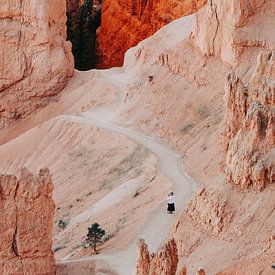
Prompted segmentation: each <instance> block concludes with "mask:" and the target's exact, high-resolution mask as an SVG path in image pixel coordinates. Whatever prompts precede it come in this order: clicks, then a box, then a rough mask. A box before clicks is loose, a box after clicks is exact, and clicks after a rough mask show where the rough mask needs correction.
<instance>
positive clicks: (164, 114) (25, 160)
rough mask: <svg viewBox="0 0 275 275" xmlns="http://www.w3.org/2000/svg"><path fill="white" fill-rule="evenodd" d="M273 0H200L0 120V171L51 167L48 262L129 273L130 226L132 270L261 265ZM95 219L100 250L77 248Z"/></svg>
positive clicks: (269, 190)
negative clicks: (112, 63) (117, 62)
mask: <svg viewBox="0 0 275 275" xmlns="http://www.w3.org/2000/svg"><path fill="white" fill-rule="evenodd" d="M273 2H274V1H272V0H267V1H249V0H242V1H241V0H234V1H232V0H227V1H221V0H213V1H210V2H209V3H208V4H207V6H206V7H205V8H203V9H201V10H200V12H198V13H197V14H195V15H191V16H187V17H183V18H180V19H178V20H175V21H173V22H171V23H169V24H168V25H167V26H165V27H164V28H162V29H160V30H159V31H157V32H156V33H155V34H154V35H153V36H152V37H150V38H148V39H146V40H144V41H142V42H141V43H139V44H138V45H137V46H136V47H134V48H131V49H130V50H128V51H127V53H126V56H125V61H124V65H123V67H122V68H120V69H110V70H102V71H96V70H94V71H90V72H76V73H75V76H74V77H73V78H72V80H71V82H70V83H69V85H68V86H67V88H66V89H65V90H64V91H63V92H62V93H61V96H60V100H59V101H58V102H55V103H52V104H51V105H49V106H47V107H46V108H45V109H43V110H42V111H39V112H37V113H36V114H35V115H34V116H32V117H29V118H28V119H25V120H22V121H20V122H18V123H17V124H14V125H12V127H9V128H7V129H4V130H1V132H0V144H1V146H0V155H1V156H3V159H4V160H5V161H1V162H0V172H1V173H14V172H15V171H16V169H17V167H18V166H22V165H23V164H24V165H25V166H26V167H27V168H28V169H29V170H31V171H35V170H37V169H38V167H40V166H41V165H43V166H47V167H49V168H50V169H51V173H52V177H53V180H54V185H55V188H54V199H55V202H56V205H57V211H56V216H55V225H54V250H55V256H56V258H57V261H58V274H85V273H86V274H87V272H94V273H97V272H105V273H106V274H127V275H128V274H134V272H135V266H136V260H137V257H136V241H137V240H139V239H140V238H142V239H145V242H146V244H147V245H148V247H147V246H146V244H145V243H144V242H143V241H141V242H140V246H139V254H138V261H137V270H138V272H140V274H145V273H148V272H149V273H153V272H155V271H157V272H158V273H160V274H161V272H164V273H165V272H166V271H168V270H169V272H171V274H173V273H174V270H175V269H176V268H177V269H178V271H179V270H181V274H185V272H186V270H187V271H188V272H190V274H193V273H195V272H197V271H198V270H200V271H199V272H200V274H204V271H205V272H206V274H208V273H209V274H212V273H217V272H221V274H223V273H222V272H225V274H227V273H228V274H230V272H235V271H236V272H237V274H251V272H254V271H255V272H256V273H258V272H263V274H270V266H271V263H272V260H273V259H274V258H273V257H274V230H273V228H274V227H275V224H274V220H275V219H274V199H273V198H274V193H275V189H274V156H273V155H274V152H273V151H274V150H273V148H274V129H273V124H274V39H275V37H274V35H272V34H271V33H272V32H271V31H270V26H273V25H274V23H275V6H274V3H273ZM257 58H258V59H257ZM257 60H258V61H257ZM232 70H234V73H233V72H232ZM186 173H188V175H186ZM191 177H192V178H191ZM199 185H200V186H199ZM169 191H174V193H175V194H176V213H175V214H174V215H169V214H167V213H166V194H167V193H168V192H169ZM196 192H197V193H196ZM60 220H61V221H63V222H64V223H65V224H66V226H65V228H61V227H60V226H58V224H59V221H60ZM94 222H98V223H100V225H101V226H102V227H103V228H104V229H106V232H107V235H108V236H107V238H106V242H105V243H104V245H103V246H101V248H100V254H99V255H93V254H92V250H91V249H90V248H85V246H86V244H85V235H86V233H87V227H88V226H89V225H90V224H91V223H94ZM168 239H171V240H170V241H169V242H168V243H167V245H164V246H163V244H164V243H165V241H166V240H168ZM158 249H160V251H158ZM149 251H152V252H154V253H156V254H151V253H149ZM176 251H177V255H174V254H176ZM171 254H173V255H174V257H171ZM125 259H127V260H125ZM247 264H249V265H250V266H249V268H247V270H244V268H245V267H246V265H247ZM201 268H202V269H201ZM226 272H227V273H226ZM249 272H250V273H249ZM252 274H253V273H252Z"/></svg>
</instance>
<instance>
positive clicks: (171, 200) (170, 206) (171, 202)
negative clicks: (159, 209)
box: [167, 192, 176, 214]
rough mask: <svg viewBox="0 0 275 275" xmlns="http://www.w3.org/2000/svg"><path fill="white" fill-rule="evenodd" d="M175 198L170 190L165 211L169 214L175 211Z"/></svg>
mask: <svg viewBox="0 0 275 275" xmlns="http://www.w3.org/2000/svg"><path fill="white" fill-rule="evenodd" d="M175 202H176V198H175V195H174V193H173V192H170V193H169V194H168V197H167V211H168V213H169V214H173V212H174V211H175Z"/></svg>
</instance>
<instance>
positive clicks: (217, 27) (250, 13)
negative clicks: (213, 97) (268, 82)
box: [193, 0, 275, 66]
mask: <svg viewBox="0 0 275 275" xmlns="http://www.w3.org/2000/svg"><path fill="white" fill-rule="evenodd" d="M274 14H275V3H274V1H270V0H269V1H264V0H252V1H247V0H243V1H241V0H233V1H232V0H225V1H220V0H210V1H209V3H208V5H207V6H206V8H204V9H202V10H200V11H199V12H198V14H197V15H196V24H195V28H194V31H193V39H194V44H195V45H196V46H197V47H198V48H199V49H200V51H201V52H202V53H203V54H205V55H206V56H211V55H215V56H217V57H219V58H221V60H222V61H223V62H226V63H227V64H229V65H232V66H236V65H237V64H238V63H239V61H240V60H241V59H240V57H241V56H242V54H243V53H244V52H246V54H247V55H249V54H251V52H252V51H253V50H255V49H256V51H257V47H263V48H269V49H274V47H275V37H274V35H271V33H272V32H273V30H272V25H273V23H274ZM248 50H249V51H248Z"/></svg>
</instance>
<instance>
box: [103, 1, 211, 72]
mask: <svg viewBox="0 0 275 275" xmlns="http://www.w3.org/2000/svg"><path fill="white" fill-rule="evenodd" d="M205 3H206V0H182V1H176V0H169V1H167V0H161V1H154V0H149V1H147V0H142V1H136V0H104V2H103V7H102V21H101V22H102V23H101V28H100V30H99V33H98V45H99V53H100V55H101V61H100V64H99V65H98V67H100V68H107V67H113V66H121V65H122V64H123V59H124V53H125V52H126V51H127V50H128V49H129V48H131V47H133V46H135V45H136V44H137V43H138V42H139V41H141V40H143V39H145V38H147V37H149V36H151V35H152V34H153V33H154V32H156V31H157V30H158V29H160V28H161V27H163V26H164V25H165V24H167V23H169V22H171V21H172V20H174V19H176V18H179V17H182V16H184V15H188V14H191V13H194V12H196V11H197V10H198V9H199V8H201V7H202V6H203V5H204V4H205Z"/></svg>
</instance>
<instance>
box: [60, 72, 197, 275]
mask: <svg viewBox="0 0 275 275" xmlns="http://www.w3.org/2000/svg"><path fill="white" fill-rule="evenodd" d="M105 74H106V81H110V79H111V80H112V81H113V82H115V84H116V85H117V87H118V88H119V89H120V90H121V92H123V91H124V86H125V85H124V83H123V82H122V81H125V74H123V73H120V72H117V73H112V74H111V73H110V72H108V71H107V72H104V73H101V74H100V75H101V77H103V78H104V75H105ZM118 98H121V97H118ZM118 103H119V101H118V102H115V103H114V104H111V105H109V106H106V107H100V108H98V109H96V110H94V111H89V112H86V113H83V114H81V116H73V115H70V116H69V115H67V116H62V119H64V120H71V121H75V122H79V123H86V124H92V125H96V126H97V127H103V128H104V129H107V130H109V131H112V132H117V133H120V134H122V135H124V136H126V137H128V138H130V139H132V140H134V141H136V142H137V143H139V144H141V145H142V146H144V147H146V148H147V149H148V150H149V151H151V152H152V153H153V154H154V155H155V156H157V158H158V161H159V166H160V169H161V171H162V173H163V174H164V175H165V176H166V177H167V178H169V179H170V181H171V182H172V183H173V186H172V190H173V191H174V192H175V194H176V196H178V198H179V199H178V201H177V213H179V212H180V211H182V210H183V208H184V206H185V205H186V202H187V199H188V198H190V197H191V195H192V194H193V193H194V191H195V183H194V182H193V180H192V179H191V178H190V177H188V176H187V175H186V174H185V173H184V171H183V170H182V168H181V167H180V166H181V165H180V163H181V158H180V155H179V154H177V153H176V152H175V151H173V150H171V149H170V148H169V147H168V146H166V145H164V144H161V143H160V142H159V141H157V140H156V139H154V138H152V137H149V136H146V135H144V134H141V133H138V132H136V131H133V130H131V129H127V128H123V127H120V126H117V125H116V124H114V123H112V121H111V120H112V118H113V117H114V116H115V111H116V109H115V108H114V107H115V106H117V105H118ZM58 119H59V118H58ZM123 187H124V186H120V187H118V188H117V189H115V190H113V191H112V192H111V193H109V194H108V195H107V196H106V197H104V198H103V199H102V200H101V201H99V203H98V204H97V205H93V206H92V207H91V208H90V209H87V210H86V211H85V212H83V213H81V214H80V215H78V216H77V217H75V218H73V219H72V221H71V223H70V225H71V226H74V225H75V224H77V223H80V222H83V220H85V219H88V218H89V217H90V216H91V215H93V213H94V211H102V210H104V209H105V208H106V205H108V203H110V202H112V201H113V202H116V200H117V199H119V197H120V195H121V193H120V192H129V190H127V187H126V188H123ZM133 191H134V190H131V191H130V193H131V192H133ZM177 217H178V215H177V214H176V215H173V216H171V215H169V214H167V213H166V211H165V209H164V207H161V208H159V209H157V210H156V211H154V212H153V213H151V214H150V217H149V218H148V220H147V221H146V225H145V226H144V227H143V229H142V230H141V232H139V233H138V234H137V235H136V236H135V237H134V239H133V240H132V241H131V243H130V244H129V245H128V246H127V248H126V249H123V250H121V251H116V252H115V253H112V254H107V255H104V254H102V255H100V256H94V257H89V258H86V259H81V261H86V260H88V259H97V258H99V259H106V260H107V263H108V264H109V265H110V266H111V267H112V269H113V270H116V271H117V272H118V273H119V274H125V275H126V274H134V267H135V262H136V256H135V243H136V241H137V239H138V238H145V240H146V242H147V243H148V245H149V247H150V249H151V250H153V251H156V250H157V249H158V248H159V247H160V245H161V244H163V242H164V240H166V239H167V237H168V233H169V231H170V227H171V225H172V224H173V223H174V222H175V221H176V218H177ZM74 261H76V262H78V261H79V259H76V260H74ZM68 262H70V261H66V263H68Z"/></svg>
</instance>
